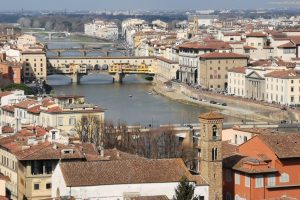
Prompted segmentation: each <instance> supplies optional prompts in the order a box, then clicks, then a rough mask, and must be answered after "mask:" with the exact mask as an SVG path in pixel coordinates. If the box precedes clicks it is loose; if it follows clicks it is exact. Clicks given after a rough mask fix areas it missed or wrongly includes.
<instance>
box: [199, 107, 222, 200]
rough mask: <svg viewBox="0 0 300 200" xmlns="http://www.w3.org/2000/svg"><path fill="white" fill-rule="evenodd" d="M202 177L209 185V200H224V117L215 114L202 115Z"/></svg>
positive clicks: (200, 166) (200, 164)
mask: <svg viewBox="0 0 300 200" xmlns="http://www.w3.org/2000/svg"><path fill="white" fill-rule="evenodd" d="M199 120H200V130H201V132H200V134H201V139H200V163H199V171H200V174H201V176H202V177H203V178H204V179H205V180H206V181H207V182H208V184H209V200H222V187H223V184H222V182H223V179H222V126H223V120H224V117H223V116H222V115H221V114H219V113H215V112H209V113H205V114H202V115H200V117H199Z"/></svg>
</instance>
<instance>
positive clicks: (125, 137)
mask: <svg viewBox="0 0 300 200" xmlns="http://www.w3.org/2000/svg"><path fill="white" fill-rule="evenodd" d="M75 129H76V132H77V134H78V136H79V139H80V141H81V142H89V143H94V144H95V145H96V146H98V147H103V148H104V149H112V148H117V149H119V150H121V151H124V152H127V153H131V154H136V155H140V156H143V157H146V158H151V159H162V158H182V159H183V160H184V162H185V163H186V164H187V166H189V167H190V168H191V169H195V167H196V166H195V162H194V161H195V160H194V158H195V157H196V156H197V152H196V150H195V148H189V147H188V148H187V147H185V148H184V147H183V145H182V143H181V141H180V140H179V138H178V137H177V136H176V134H175V131H174V128H173V127H172V126H170V127H160V128H156V129H155V128H152V129H150V130H149V131H146V132H145V131H143V132H141V130H140V129H139V128H130V129H129V128H128V126H127V124H126V123H122V124H114V123H113V122H105V123H104V124H101V123H100V121H99V119H98V118H96V117H94V116H84V117H83V118H82V119H81V120H79V121H77V123H76V126H75Z"/></svg>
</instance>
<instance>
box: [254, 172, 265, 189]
mask: <svg viewBox="0 0 300 200" xmlns="http://www.w3.org/2000/svg"><path fill="white" fill-rule="evenodd" d="M255 187H256V188H262V187H264V177H263V176H262V175H257V176H256V177H255Z"/></svg>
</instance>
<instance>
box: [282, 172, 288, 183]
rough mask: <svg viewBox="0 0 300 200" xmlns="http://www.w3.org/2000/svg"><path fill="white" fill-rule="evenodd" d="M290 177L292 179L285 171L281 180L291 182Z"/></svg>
mask: <svg viewBox="0 0 300 200" xmlns="http://www.w3.org/2000/svg"><path fill="white" fill-rule="evenodd" d="M289 179H290V177H289V175H288V174H287V173H283V174H281V176H280V182H281V183H287V182H289Z"/></svg>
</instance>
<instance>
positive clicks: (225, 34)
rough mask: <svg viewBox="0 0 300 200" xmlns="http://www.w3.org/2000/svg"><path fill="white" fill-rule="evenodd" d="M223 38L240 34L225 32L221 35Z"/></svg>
mask: <svg viewBox="0 0 300 200" xmlns="http://www.w3.org/2000/svg"><path fill="white" fill-rule="evenodd" d="M223 35H224V36H241V34H240V33H237V32H227V33H223Z"/></svg>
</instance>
